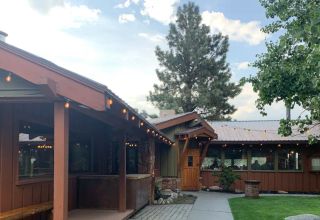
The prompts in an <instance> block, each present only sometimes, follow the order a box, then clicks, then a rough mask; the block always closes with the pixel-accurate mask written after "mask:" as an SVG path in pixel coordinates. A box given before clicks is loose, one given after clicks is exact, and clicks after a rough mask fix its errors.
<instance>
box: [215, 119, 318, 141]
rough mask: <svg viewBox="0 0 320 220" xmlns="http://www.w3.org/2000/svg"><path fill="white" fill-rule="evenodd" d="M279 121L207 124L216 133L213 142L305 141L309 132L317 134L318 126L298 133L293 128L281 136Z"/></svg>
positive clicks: (216, 122) (217, 122)
mask: <svg viewBox="0 0 320 220" xmlns="http://www.w3.org/2000/svg"><path fill="white" fill-rule="evenodd" d="M279 123H280V121H278V120H270V121H268V120H261V121H211V122H209V124H210V125H211V126H212V128H213V129H214V130H215V132H216V133H217V134H218V139H216V140H212V141H213V142H215V141H216V142H223V141H226V142H230V141H239V142H241V141H243V142H246V141H248V142H250V141H265V142H268V141H269V142H273V141H307V140H308V136H309V135H310V134H313V135H315V134H317V135H318V134H319V133H320V127H319V126H315V127H312V128H310V130H309V131H308V132H305V133H304V134H300V133H299V132H298V130H297V129H296V128H293V134H292V135H291V136H288V137H283V136H281V135H279V134H278V128H279Z"/></svg>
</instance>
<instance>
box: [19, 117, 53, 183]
mask: <svg viewBox="0 0 320 220" xmlns="http://www.w3.org/2000/svg"><path fill="white" fill-rule="evenodd" d="M53 148H54V147H53V129H52V128H49V127H46V126H43V125H39V124H34V123H28V122H20V124H19V152H18V153H19V155H18V162H19V179H27V178H33V177H41V176H50V175H52V174H53Z"/></svg>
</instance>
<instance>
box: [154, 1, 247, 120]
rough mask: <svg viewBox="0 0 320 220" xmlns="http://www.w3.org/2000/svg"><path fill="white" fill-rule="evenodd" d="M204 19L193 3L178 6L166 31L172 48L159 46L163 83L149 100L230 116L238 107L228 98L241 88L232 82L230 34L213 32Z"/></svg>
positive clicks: (209, 116)
mask: <svg viewBox="0 0 320 220" xmlns="http://www.w3.org/2000/svg"><path fill="white" fill-rule="evenodd" d="M201 19H202V18H201V15H200V13H199V7H198V6H196V5H195V4H194V3H188V4H185V5H183V6H182V7H179V8H178V11H177V20H176V23H175V24H174V23H171V24H170V30H169V34H168V35H167V41H168V46H169V50H167V51H164V50H162V49H160V48H159V47H156V51H155V53H156V56H157V59H158V61H159V63H160V69H157V70H156V73H157V76H158V78H159V80H160V81H161V83H160V84H159V85H157V84H155V85H154V91H152V92H150V94H149V97H148V100H149V101H151V102H152V103H153V104H154V105H155V106H157V107H158V108H160V109H174V110H176V112H178V113H181V112H190V111H197V112H199V113H200V114H201V116H202V117H203V118H206V119H209V120H226V119H230V114H232V113H234V112H235V111H236V109H235V107H234V106H233V105H230V104H229V103H228V100H229V99H230V98H233V97H235V96H236V95H238V94H239V93H240V91H241V89H240V85H237V84H235V83H233V82H230V78H231V73H230V68H229V65H228V63H227V62H226V56H227V52H228V47H229V43H228V37H226V36H222V35H221V33H218V34H213V35H210V28H209V27H208V26H206V25H204V24H201Z"/></svg>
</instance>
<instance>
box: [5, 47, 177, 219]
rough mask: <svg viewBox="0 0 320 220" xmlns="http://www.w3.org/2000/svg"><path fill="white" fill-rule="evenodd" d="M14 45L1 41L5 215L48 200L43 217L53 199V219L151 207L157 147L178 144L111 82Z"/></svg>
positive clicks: (40, 215)
mask: <svg viewBox="0 0 320 220" xmlns="http://www.w3.org/2000/svg"><path fill="white" fill-rule="evenodd" d="M4 48H5V49H4ZM16 50H18V49H17V48H12V47H11V46H8V45H6V44H5V45H1V44H0V79H1V80H0V84H1V86H0V122H1V123H0V150H1V154H0V163H1V166H0V167H1V168H0V178H1V184H0V195H1V198H0V215H5V214H8V213H9V212H10V213H12V212H15V211H17V212H23V211H21V210H24V208H27V207H30V206H37V204H43V203H45V204H46V208H47V210H44V211H42V212H39V213H37V214H35V215H33V216H32V219H43V218H47V217H48V215H51V210H50V208H48V207H50V203H51V202H52V205H51V207H53V211H52V213H53V219H57V220H58V219H59V220H63V219H68V215H69V212H70V218H71V219H75V218H76V219H78V217H77V216H79V215H81V216H85V215H84V214H83V213H87V214H88V215H89V216H90V215H91V214H92V213H94V212H93V210H101V211H97V212H95V213H96V214H98V215H100V214H104V215H105V216H104V219H106V216H113V218H112V219H115V218H114V217H115V216H119V217H121V216H127V215H130V214H131V213H132V212H134V211H136V210H138V209H140V208H142V207H143V206H144V205H146V204H148V203H149V201H151V200H152V199H153V198H152V196H153V183H154V180H153V175H154V163H155V146H156V145H159V144H160V143H162V144H165V145H171V144H172V142H171V141H170V140H169V139H168V138H166V136H165V135H163V134H162V133H161V132H159V131H158V130H157V129H156V128H155V127H154V126H152V125H151V124H150V123H148V122H147V121H146V120H145V119H144V118H143V117H141V116H140V115H139V114H138V113H137V112H136V111H135V110H133V109H132V108H131V107H130V106H128V105H127V104H126V103H124V102H123V101H122V100H121V99H120V98H119V97H117V96H116V95H115V94H114V93H112V92H111V91H110V90H108V89H107V88H106V87H105V86H103V85H101V84H98V83H95V82H93V81H91V80H88V79H86V78H83V77H81V76H79V75H77V74H75V73H72V72H69V71H67V70H65V69H62V68H61V67H58V66H56V65H54V64H52V63H50V62H48V61H45V60H43V59H42V60H39V59H40V58H38V57H35V56H33V55H30V54H25V53H26V52H24V51H20V50H19V51H16ZM16 53H19V55H17V54H16ZM30 59H31V60H30ZM88 210H89V211H88ZM102 210H104V211H102ZM105 210H111V211H105ZM99 213H100V214H99ZM18 214H19V213H18ZM20 215H23V214H21V213H20ZM23 217H27V216H23ZM121 218H122V217H121Z"/></svg>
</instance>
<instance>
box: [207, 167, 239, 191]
mask: <svg viewBox="0 0 320 220" xmlns="http://www.w3.org/2000/svg"><path fill="white" fill-rule="evenodd" d="M212 175H213V176H217V177H218V178H219V180H218V181H217V182H218V183H219V186H220V187H221V188H222V189H223V190H225V191H229V190H230V187H231V185H232V184H233V183H234V182H235V181H236V180H240V175H238V174H236V173H235V172H233V170H232V167H222V168H221V171H220V172H213V174H212Z"/></svg>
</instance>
